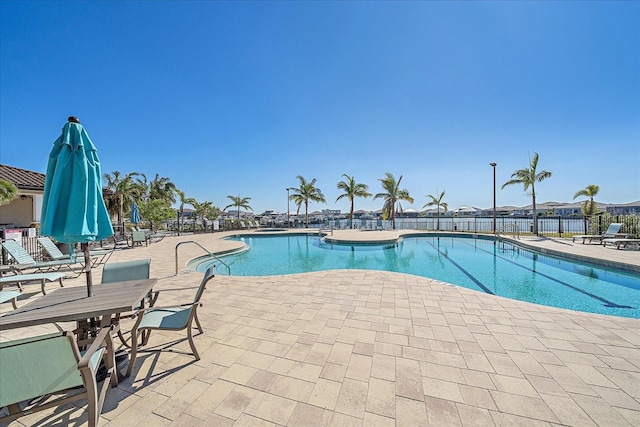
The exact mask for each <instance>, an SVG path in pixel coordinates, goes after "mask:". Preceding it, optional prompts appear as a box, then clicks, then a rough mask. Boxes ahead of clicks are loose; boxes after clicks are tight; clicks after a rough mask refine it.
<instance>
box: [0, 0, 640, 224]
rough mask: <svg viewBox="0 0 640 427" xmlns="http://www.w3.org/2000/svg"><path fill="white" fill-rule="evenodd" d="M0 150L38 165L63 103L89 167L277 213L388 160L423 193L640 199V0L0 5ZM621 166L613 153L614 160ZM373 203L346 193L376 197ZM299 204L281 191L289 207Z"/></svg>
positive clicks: (476, 198) (377, 174)
mask: <svg viewBox="0 0 640 427" xmlns="http://www.w3.org/2000/svg"><path fill="white" fill-rule="evenodd" d="M0 14H1V19H0V143H1V146H0V162H2V163H3V164H8V165H11V166H16V167H21V168H25V169H30V170H35V171H40V172H45V169H46V161H47V156H48V153H49V151H50V149H51V147H52V143H53V141H54V140H55V139H56V138H57V137H58V136H59V134H60V129H61V128H62V126H63V125H64V123H65V121H66V118H67V116H69V115H76V116H78V117H79V118H80V119H81V121H82V123H83V125H84V126H85V128H86V129H87V131H88V132H89V135H90V136H91V138H92V140H93V142H94V143H95V144H96V146H97V147H98V152H99V156H100V159H101V162H102V167H103V172H105V173H107V172H108V173H111V172H113V171H120V172H122V173H128V172H133V171H136V172H142V173H145V174H146V175H147V176H148V177H149V179H152V178H153V177H154V176H155V174H156V173H157V174H159V175H160V176H162V177H167V178H169V179H171V180H172V181H173V182H174V183H175V184H176V186H177V187H178V188H179V189H181V190H183V191H184V192H185V193H186V195H187V196H188V197H194V198H196V199H197V200H199V201H205V200H207V201H211V202H213V203H214V204H215V205H216V206H220V207H224V206H226V205H227V204H228V202H229V200H228V199H227V197H226V196H227V195H236V196H242V197H251V202H250V204H251V206H252V207H253V208H254V211H255V212H256V213H260V212H262V211H264V210H265V209H275V210H278V211H286V209H287V205H286V202H287V200H286V190H285V189H286V188H287V187H290V186H297V184H298V181H297V179H296V175H302V176H304V177H305V178H307V179H309V180H311V179H313V178H317V180H318V181H317V186H318V187H319V188H320V189H321V190H322V191H323V193H324V194H325V196H326V198H327V204H326V205H322V204H320V205H319V204H315V203H314V204H312V205H311V206H310V211H312V210H316V209H323V208H330V209H342V210H343V211H347V210H348V207H349V206H348V203H347V202H342V201H341V202H340V203H335V200H336V198H337V197H338V195H339V194H340V193H339V192H338V190H337V189H336V183H337V182H338V181H340V180H341V179H342V174H343V173H347V174H349V175H354V176H355V178H356V180H357V181H358V182H363V183H366V184H368V185H369V187H370V192H371V193H374V194H375V193H378V192H380V191H381V187H380V183H379V179H380V178H382V177H383V176H384V174H385V172H391V173H393V174H394V175H395V176H396V177H400V175H402V176H403V180H402V184H403V187H405V188H406V189H407V190H409V192H410V194H411V195H412V196H413V197H414V198H415V203H414V204H413V205H408V204H406V203H405V204H404V205H403V207H404V208H405V209H406V208H414V209H421V208H422V206H423V205H424V204H425V203H426V202H427V198H426V195H427V194H434V195H435V194H437V192H438V191H442V190H446V196H445V199H444V200H445V201H446V202H448V203H449V207H450V209H455V208H457V207H460V206H462V205H466V206H475V207H479V208H487V207H491V206H492V204H493V190H492V189H493V175H492V168H491V166H489V163H490V162H497V163H498V166H497V181H498V193H497V204H498V205H499V206H503V205H515V206H523V205H527V204H529V203H530V202H531V200H530V197H529V196H527V195H526V194H525V193H524V191H523V189H522V187H521V186H511V187H507V188H505V189H504V190H500V185H501V184H502V183H504V182H505V181H507V180H508V179H509V178H510V175H511V174H512V173H513V172H514V171H515V170H516V169H520V168H524V167H527V166H528V162H529V156H530V155H533V153H534V152H538V153H539V154H540V163H539V165H538V167H539V169H540V170H548V171H551V172H552V173H553V176H552V177H551V178H550V179H548V180H546V181H544V182H542V183H540V184H538V186H537V188H536V190H537V195H538V201H539V202H544V201H566V202H571V201H572V199H573V194H574V193H575V192H576V191H578V190H580V189H582V188H585V187H586V186H587V185H589V184H597V185H599V186H600V193H599V195H598V197H597V198H596V200H598V201H601V202H604V203H628V202H631V201H636V200H640V178H639V175H638V166H639V164H640V2H637V1H621V2H616V1H603V2H598V1H585V2H580V1H563V2H548V1H544V2H533V1H527V2H504V1H496V2H489V1H487V2H481V1H480V2H464V1H457V2H415V1H411V2H383V1H378V2H342V1H341V2H321V1H315V2H292V1H284V2H269V1H256V2H250V1H244V2H212V1H193V2H189V1H181V2H177V1H176V2H172V1H159V2H151V1H140V2H135V1H126V2H125V1H118V2H115V1H113V2H110V1H98V2H91V1H81V2H74V1H12V0H2V1H1V2H0ZM625 166H627V167H625ZM381 206H382V201H381V200H376V201H374V200H372V198H370V199H366V200H365V199H357V200H356V209H371V210H377V209H380V208H381ZM291 208H292V210H294V207H293V204H292V205H291Z"/></svg>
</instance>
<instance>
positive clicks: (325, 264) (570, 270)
mask: <svg viewBox="0 0 640 427" xmlns="http://www.w3.org/2000/svg"><path fill="white" fill-rule="evenodd" d="M230 239H233V240H239V241H242V242H244V243H245V244H247V245H249V246H250V247H251V249H250V250H248V251H245V252H243V253H239V254H232V255H229V256H225V258H224V262H225V263H227V264H228V265H229V266H230V267H231V274H232V275H234V276H270V275H280V274H292V273H303V272H310V271H322V270H332V269H368V270H386V271H395V272H400V273H408V274H414V275H417V276H422V277H428V278H432V279H436V280H441V281H443V282H447V283H452V284H455V285H459V286H464V287H466V288H470V289H475V290H477V291H480V292H485V293H489V294H495V295H500V296H503V297H507V298H512V299H516V300H521V301H528V302H533V303H537V304H542V305H547V306H552V307H560V308H568V309H572V310H578V311H587V312H591V313H600V314H607V315H613V316H622V317H632V318H640V310H639V307H640V278H638V277H635V276H634V275H632V274H630V273H625V272H620V271H615V270H612V269H607V268H604V267H599V266H595V265H590V264H586V263H578V262H573V261H567V260H564V259H561V258H557V257H553V256H549V255H542V254H538V253H535V252H531V251H527V250H525V249H523V248H520V247H518V246H515V245H512V244H509V243H505V242H498V243H496V244H494V242H493V240H490V239H486V238H471V237H470V236H469V237H448V236H446V237H445V236H440V237H438V236H420V237H405V238H404V239H403V240H401V241H400V242H399V243H394V244H337V243H329V242H326V241H324V240H321V239H319V238H318V236H317V235H300V234H297V235H296V234H294V235H291V234H289V235H275V236H270V235H262V236H254V235H244V236H236V237H231V238H230ZM199 261H200V264H199V265H198V266H197V267H196V269H197V270H198V271H204V270H205V269H206V267H207V266H208V265H211V264H212V263H215V260H211V259H205V260H202V259H200V260H199ZM219 268H220V267H219ZM220 273H224V274H226V269H225V271H222V270H221V271H220Z"/></svg>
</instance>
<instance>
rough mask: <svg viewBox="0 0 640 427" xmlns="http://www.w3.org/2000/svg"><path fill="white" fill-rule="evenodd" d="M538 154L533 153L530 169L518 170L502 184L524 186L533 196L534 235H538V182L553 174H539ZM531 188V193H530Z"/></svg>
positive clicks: (543, 172)
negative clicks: (536, 185) (536, 184)
mask: <svg viewBox="0 0 640 427" xmlns="http://www.w3.org/2000/svg"><path fill="white" fill-rule="evenodd" d="M538 159H539V156H538V153H533V159H531V160H530V161H529V167H528V168H525V169H518V170H517V171H515V172H514V173H512V174H511V179H510V180H509V181H507V182H505V183H504V184H502V188H504V187H506V186H507V185H513V184H522V186H523V187H524V191H525V193H526V194H527V195H530V196H531V199H532V201H533V203H532V205H533V234H534V235H536V236H537V235H538V212H537V210H536V187H535V183H536V182H542V181H544V180H545V179H547V178H550V177H551V172H548V171H540V172H537V168H538ZM529 188H531V191H528V190H529Z"/></svg>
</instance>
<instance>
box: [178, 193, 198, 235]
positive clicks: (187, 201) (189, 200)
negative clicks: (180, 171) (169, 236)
mask: <svg viewBox="0 0 640 427" xmlns="http://www.w3.org/2000/svg"><path fill="white" fill-rule="evenodd" d="M176 194H177V195H178V197H179V198H180V207H179V208H178V211H179V212H180V221H181V222H182V226H184V205H191V206H194V207H195V203H196V199H194V198H193V197H187V196H186V195H185V194H184V191H181V190H176ZM180 221H179V222H178V236H179V235H180V228H181V224H180Z"/></svg>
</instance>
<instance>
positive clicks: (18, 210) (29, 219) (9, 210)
mask: <svg viewBox="0 0 640 427" xmlns="http://www.w3.org/2000/svg"><path fill="white" fill-rule="evenodd" d="M35 206H36V203H35V201H34V198H33V197H32V196H25V198H24V199H22V198H21V197H18V198H17V199H15V200H13V201H12V202H11V203H9V204H8V205H4V206H0V226H2V227H4V226H7V225H9V226H11V227H13V226H16V227H29V226H30V225H31V224H32V223H33V222H35V215H34V213H35V210H36V208H35ZM39 216H40V215H38V217H39Z"/></svg>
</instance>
